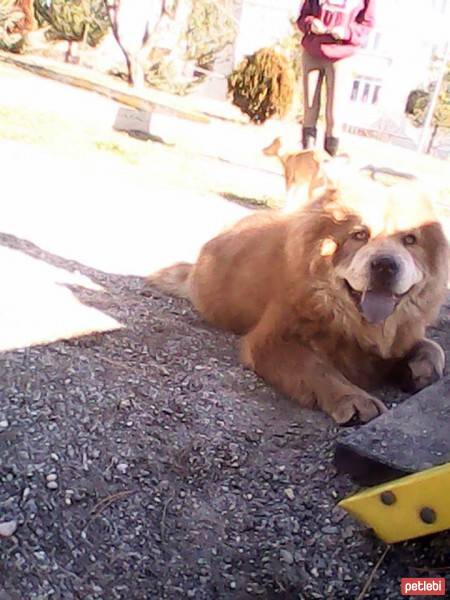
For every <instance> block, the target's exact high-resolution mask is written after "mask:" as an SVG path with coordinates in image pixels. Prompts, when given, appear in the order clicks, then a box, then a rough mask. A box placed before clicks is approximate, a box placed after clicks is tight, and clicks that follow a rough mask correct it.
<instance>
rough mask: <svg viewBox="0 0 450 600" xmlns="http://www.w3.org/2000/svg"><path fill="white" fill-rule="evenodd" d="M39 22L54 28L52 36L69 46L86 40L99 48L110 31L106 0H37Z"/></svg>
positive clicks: (51, 31)
mask: <svg viewBox="0 0 450 600" xmlns="http://www.w3.org/2000/svg"><path fill="white" fill-rule="evenodd" d="M35 8H36V13H37V15H38V17H39V18H40V20H43V21H46V22H47V23H49V25H50V26H51V29H50V32H49V35H50V37H53V38H62V39H63V40H67V41H68V42H81V41H82V40H83V39H84V37H85V36H86V41H87V43H88V44H89V45H90V46H96V45H97V44H98V43H99V42H100V40H101V39H102V38H103V36H104V35H105V33H106V32H107V30H108V27H109V19H108V15H107V12H106V7H105V4H104V2H103V0H51V1H50V2H48V0H36V3H35Z"/></svg>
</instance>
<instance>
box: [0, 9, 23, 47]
mask: <svg viewBox="0 0 450 600" xmlns="http://www.w3.org/2000/svg"><path fill="white" fill-rule="evenodd" d="M23 19H24V14H23V12H22V11H21V10H19V9H18V8H17V3H16V1H15V0H0V49H1V50H10V51H13V52H18V51H19V50H20V49H21V47H22V44H23V36H22V33H21V32H20V25H21V22H22V21H23Z"/></svg>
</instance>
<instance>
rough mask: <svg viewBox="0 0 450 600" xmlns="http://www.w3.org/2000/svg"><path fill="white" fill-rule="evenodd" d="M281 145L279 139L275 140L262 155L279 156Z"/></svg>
mask: <svg viewBox="0 0 450 600" xmlns="http://www.w3.org/2000/svg"><path fill="white" fill-rule="evenodd" d="M281 147H282V143H281V139H280V138H279V137H277V138H275V139H274V140H273V142H272V143H271V144H270V146H267V147H266V148H264V149H263V154H265V155H266V156H280V151H281Z"/></svg>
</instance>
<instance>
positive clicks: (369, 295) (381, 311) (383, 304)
mask: <svg viewBox="0 0 450 600" xmlns="http://www.w3.org/2000/svg"><path fill="white" fill-rule="evenodd" d="M394 310H395V297H394V296H393V295H392V294H389V293H387V292H377V291H373V290H367V291H366V292H364V294H363V296H362V299H361V311H362V314H363V315H364V317H365V318H366V320H367V321H369V323H374V324H375V323H382V322H383V321H384V320H386V319H387V318H388V317H389V315H391V314H392V313H393V312H394Z"/></svg>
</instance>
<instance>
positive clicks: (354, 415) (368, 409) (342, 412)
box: [331, 393, 387, 425]
mask: <svg viewBox="0 0 450 600" xmlns="http://www.w3.org/2000/svg"><path fill="white" fill-rule="evenodd" d="M386 411H387V408H386V407H385V405H384V404H383V403H382V402H381V400H378V399H377V398H374V397H373V396H369V394H364V393H354V394H348V395H346V396H343V397H342V398H340V399H339V401H338V402H337V403H336V406H335V407H334V408H333V410H332V412H331V416H332V417H333V419H334V420H335V421H336V423H338V424H339V425H350V424H353V423H357V422H362V423H367V421H371V420H372V419H374V418H375V417H378V416H379V415H380V414H382V413H384V412H386Z"/></svg>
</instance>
